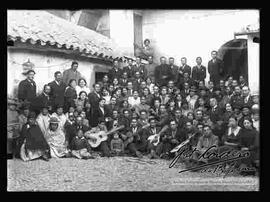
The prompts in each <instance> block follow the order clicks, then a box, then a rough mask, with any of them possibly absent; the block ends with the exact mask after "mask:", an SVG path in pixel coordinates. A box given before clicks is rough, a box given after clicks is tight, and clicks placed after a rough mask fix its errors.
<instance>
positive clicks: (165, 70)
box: [155, 64, 172, 86]
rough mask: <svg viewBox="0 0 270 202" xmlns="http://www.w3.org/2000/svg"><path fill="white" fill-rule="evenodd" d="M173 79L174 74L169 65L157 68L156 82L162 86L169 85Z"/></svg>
mask: <svg viewBox="0 0 270 202" xmlns="http://www.w3.org/2000/svg"><path fill="white" fill-rule="evenodd" d="M171 78H172V73H171V70H170V67H169V65H167V64H164V65H163V64H162V65H159V66H157V67H156V68H155V80H156V83H158V84H159V85H160V86H162V85H167V83H168V81H169V80H170V79H171Z"/></svg>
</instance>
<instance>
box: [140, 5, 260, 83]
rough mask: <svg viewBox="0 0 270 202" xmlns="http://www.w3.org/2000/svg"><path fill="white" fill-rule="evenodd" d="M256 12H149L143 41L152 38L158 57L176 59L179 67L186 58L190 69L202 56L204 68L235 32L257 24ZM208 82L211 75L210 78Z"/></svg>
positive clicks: (144, 24)
mask: <svg viewBox="0 0 270 202" xmlns="http://www.w3.org/2000/svg"><path fill="white" fill-rule="evenodd" d="M258 18H259V11H257V10H243V11H238V10H217V11H214V10H211V11H207V10H149V11H144V15H143V38H144V39H145V38H149V39H150V40H151V41H152V45H153V46H154V48H155V50H156V55H155V57H156V60H157V62H159V57H160V56H162V55H164V56H166V57H170V56H172V57H174V58H175V63H176V64H177V65H179V64H180V59H181V57H184V56H185V57H187V63H188V64H189V65H190V66H194V65H195V59H196V57H198V56H201V57H202V59H203V65H205V66H207V63H208V61H209V60H210V59H211V54H210V52H211V51H212V50H218V49H219V48H220V47H221V46H222V45H223V44H224V43H226V42H227V41H230V40H232V39H233V38H234V32H235V31H239V30H240V29H241V28H242V27H245V26H246V25H248V24H252V23H254V22H256V21H257V20H258ZM207 80H208V74H207Z"/></svg>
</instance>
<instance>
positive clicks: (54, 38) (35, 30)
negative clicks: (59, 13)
mask: <svg viewBox="0 0 270 202" xmlns="http://www.w3.org/2000/svg"><path fill="white" fill-rule="evenodd" d="M7 13H8V18H7V19H8V25H7V37H8V40H12V41H17V40H19V41H21V42H30V43H31V44H40V45H42V46H45V45H49V46H54V47H56V48H59V49H68V50H78V51H79V52H80V53H81V54H82V55H85V56H91V55H95V56H99V57H101V58H110V59H113V58H122V57H123V54H122V53H121V51H120V48H119V47H117V45H116V44H115V43H114V42H113V40H111V39H110V38H108V37H106V36H103V35H102V34H99V33H97V32H95V31H92V30H90V29H87V28H85V27H82V26H78V25H75V24H73V23H71V22H68V21H67V20H64V19H62V18H59V17H56V16H54V15H52V14H50V13H48V12H47V11H42V10H31V11H25V10H9V11H8V12H7Z"/></svg>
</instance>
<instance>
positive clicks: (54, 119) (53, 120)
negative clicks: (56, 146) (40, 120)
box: [49, 116, 60, 123]
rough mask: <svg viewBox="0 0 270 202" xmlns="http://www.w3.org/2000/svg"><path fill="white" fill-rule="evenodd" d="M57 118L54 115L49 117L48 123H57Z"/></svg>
mask: <svg viewBox="0 0 270 202" xmlns="http://www.w3.org/2000/svg"><path fill="white" fill-rule="evenodd" d="M59 122H60V121H59V119H58V118H57V117H55V116H53V117H51V118H50V120H49V123H59Z"/></svg>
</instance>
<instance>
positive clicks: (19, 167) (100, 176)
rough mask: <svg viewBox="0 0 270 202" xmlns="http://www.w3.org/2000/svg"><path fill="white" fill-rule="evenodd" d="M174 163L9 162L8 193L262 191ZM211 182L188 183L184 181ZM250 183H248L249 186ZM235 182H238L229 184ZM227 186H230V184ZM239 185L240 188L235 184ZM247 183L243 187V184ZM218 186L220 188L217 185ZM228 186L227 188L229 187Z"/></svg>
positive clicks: (238, 179) (237, 179)
mask: <svg viewBox="0 0 270 202" xmlns="http://www.w3.org/2000/svg"><path fill="white" fill-rule="evenodd" d="M169 164H170V161H166V160H148V159H143V160H138V159H136V158H133V157H113V158H105V157H103V158H97V159H89V160H80V159H74V158H64V159H50V161H49V162H46V161H43V160H34V161H30V162H23V161H21V160H19V159H12V160H8V162H7V169H8V170H7V178H8V179H7V180H8V186H7V190H8V191H258V190H259V179H258V177H242V176H228V177H225V178H222V177H220V176H216V175H214V174H212V173H200V172H189V171H187V172H183V173H178V172H179V171H180V170H182V169H184V166H183V165H178V166H177V168H176V167H173V168H169ZM190 179H193V180H198V182H201V181H202V180H211V183H208V184H200V183H198V182H197V183H196V182H195V183H191V184H188V183H184V184H180V182H183V180H190ZM247 180H248V183H247ZM229 181H234V182H232V183H231V182H229ZM226 182H227V183H226ZM235 182H237V183H238V184H235ZM241 182H243V184H239V183H241ZM216 183H218V184H216ZM225 183H226V184H225Z"/></svg>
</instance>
